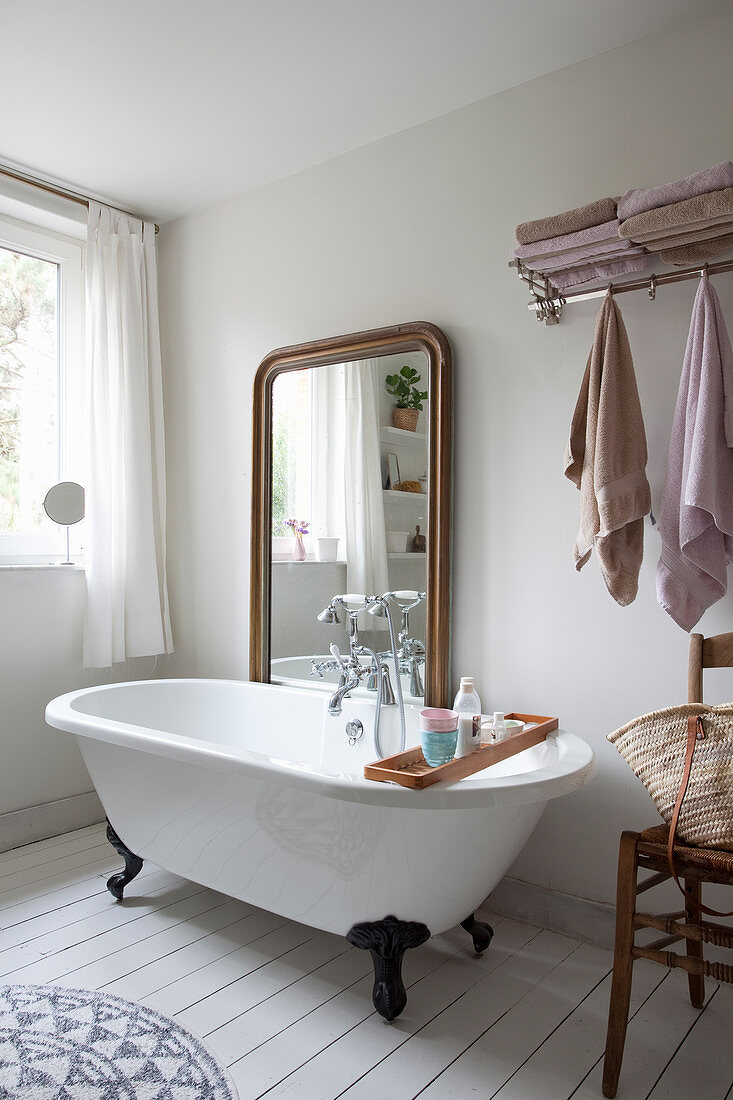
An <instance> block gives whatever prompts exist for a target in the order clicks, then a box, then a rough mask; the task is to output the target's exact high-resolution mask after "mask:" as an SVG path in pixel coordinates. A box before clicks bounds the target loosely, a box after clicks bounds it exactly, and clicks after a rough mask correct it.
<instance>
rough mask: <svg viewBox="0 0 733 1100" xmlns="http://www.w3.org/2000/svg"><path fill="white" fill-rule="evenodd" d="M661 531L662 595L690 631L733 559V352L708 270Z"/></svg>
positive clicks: (693, 329) (680, 397) (688, 358)
mask: <svg viewBox="0 0 733 1100" xmlns="http://www.w3.org/2000/svg"><path fill="white" fill-rule="evenodd" d="M659 530H660V534H661V536H662V555H661V557H660V559H659V565H658V566H657V599H658V600H659V603H660V604H661V605H662V607H663V608H664V610H665V611H666V612H667V613H668V614H669V615H671V616H672V618H673V619H674V621H675V622H676V623H677V624H678V626H681V627H682V629H683V630H688V631H689V630H692V628H693V627H694V626H695V624H696V623H697V621H698V619H699V618H700V616H701V615H702V613H703V612H704V611H705V610H706V609H707V608H708V607H710V606H711V605H712V604H714V603H715V602H716V601H717V600H719V599H720V598H721V596H724V595H725V592H726V589H727V586H728V578H727V566H728V562H729V561H730V560H731V558H732V557H733V351H731V346H730V340H729V338H728V333H727V332H726V328H725V321H724V319H723V314H722V311H721V309H720V302H719V301H718V296H717V294H716V293H715V291H714V290H713V288H712V287H711V286H710V281H709V279H708V277H707V275H704V276H703V277H702V278H701V279H700V285H699V287H698V288H697V294H696V295H695V304H694V306H693V309H692V320H691V322H690V333H689V336H688V338H687V348H686V349H685V360H684V366H683V368H682V378H681V380H680V388H679V392H678V394H677V405H676V407H675V414H674V423H673V426H672V435H671V438H670V442H669V457H668V463H667V484H666V486H665V489H664V500H663V502H662V509H661V514H660V520H659Z"/></svg>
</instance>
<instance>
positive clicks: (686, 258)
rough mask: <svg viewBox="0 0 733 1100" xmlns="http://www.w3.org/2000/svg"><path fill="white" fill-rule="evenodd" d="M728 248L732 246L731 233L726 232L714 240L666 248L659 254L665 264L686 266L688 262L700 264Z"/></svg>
mask: <svg viewBox="0 0 733 1100" xmlns="http://www.w3.org/2000/svg"><path fill="white" fill-rule="evenodd" d="M730 248H733V233H728V234H727V235H726V236H725V237H716V238H715V240H714V241H700V242H699V243H697V244H684V245H680V246H679V247H675V248H668V249H665V251H664V252H660V253H659V256H660V258H661V259H662V260H664V262H665V263H666V264H672V265H673V266H675V267H687V266H688V264H702V263H705V262H706V261H707V260H712V258H713V256H719V255H720V253H721V252H727V251H728V249H730Z"/></svg>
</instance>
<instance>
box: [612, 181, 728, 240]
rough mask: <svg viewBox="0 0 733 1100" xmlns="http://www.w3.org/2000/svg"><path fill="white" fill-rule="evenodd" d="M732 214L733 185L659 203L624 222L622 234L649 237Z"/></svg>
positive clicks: (636, 238)
mask: <svg viewBox="0 0 733 1100" xmlns="http://www.w3.org/2000/svg"><path fill="white" fill-rule="evenodd" d="M731 215H733V187H726V188H725V189H724V190H723V191H708V192H707V194H705V195H695V196H694V198H691V199H683V200H682V202H673V203H671V204H670V205H669V206H658V207H657V208H656V209H655V210H645V211H644V213H643V214H637V215H636V216H635V217H633V218H628V219H627V220H626V221H625V222H621V225H620V227H619V234H620V236H622V237H627V238H628V239H629V240H631V241H641V242H642V243H643V242H644V240H645V239H646V240H648V239H649V238H650V237H654V236H659V235H661V234H663V233H666V232H677V233H679V232H682V231H683V230H684V228H685V226H688V225H690V224H691V223H692V224H694V223H696V222H701V221H706V220H712V221H715V220H716V219H717V220H719V221H723V220H725V218H726V217H730V216H731Z"/></svg>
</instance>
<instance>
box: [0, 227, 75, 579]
mask: <svg viewBox="0 0 733 1100" xmlns="http://www.w3.org/2000/svg"><path fill="white" fill-rule="evenodd" d="M83 304H84V302H83V271H82V243H81V242H80V241H75V240H73V239H71V238H68V237H64V236H61V235H60V234H56V233H52V232H50V231H49V230H46V229H40V228H37V227H34V226H29V225H27V224H25V223H23V222H19V221H16V220H14V219H11V218H5V217H0V562H4V563H10V562H23V561H30V562H32V561H46V560H49V557H55V556H58V555H59V554H62V553H65V532H64V531H63V529H62V528H59V527H58V526H57V525H56V524H54V523H52V522H51V521H50V520H49V519H48V517H47V516H46V514H45V512H44V511H43V498H44V497H45V495H46V493H47V492H48V490H49V489H50V488H51V486H52V485H54V484H55V483H56V482H57V481H61V480H81V478H80V476H79V468H80V462H81V454H80V439H79V437H80V432H79V426H80V416H79V410H80V404H81V364H82V360H81V348H82V328H83Z"/></svg>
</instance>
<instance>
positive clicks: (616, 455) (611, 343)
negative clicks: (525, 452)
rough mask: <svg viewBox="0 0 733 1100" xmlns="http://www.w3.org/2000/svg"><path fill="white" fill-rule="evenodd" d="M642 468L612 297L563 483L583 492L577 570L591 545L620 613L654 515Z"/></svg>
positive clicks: (632, 380)
mask: <svg viewBox="0 0 733 1100" xmlns="http://www.w3.org/2000/svg"><path fill="white" fill-rule="evenodd" d="M646 460H647V451H646V434H645V432H644V421H643V419H642V415H641V404H640V402H639V391H638V390H637V388H636V377H635V374H634V362H633V360H632V358H631V348H630V347H629V340H628V337H627V335H626V329H625V327H624V322H623V318H622V317H621V314H620V312H619V310H618V307H617V306H616V303H615V301H614V298H613V294H612V293H611V291H609V292H608V293H607V294H606V297H605V298H604V301H603V305H602V306H601V310H600V312H599V314H598V318H597V320H596V330H595V336H594V339H593V346H592V348H591V351H590V355H589V356H588V365H587V366H586V368H585V375H584V376H583V382H582V385H581V387H580V394H579V396H578V402H577V405H576V406H575V412H574V414H573V421H572V424H571V426H570V440H569V442H568V446H567V450H566V452H565V476H566V477H568V478H570V480H571V481H573V482H574V483H575V485H577V487H578V489H579V490H580V530H579V532H578V538H577V540H576V543H575V550H574V553H573V557H574V560H575V568H576V569H578V570H580V569H582V568H583V566H584V565H585V563H586V562H587V561H588V558H589V557H590V554H591V551H592V549H593V546H594V545H595V547H596V552H597V554H598V562H599V565H600V567H601V573H602V575H603V579H604V581H605V582H606V587H607V588H608V591H609V592H610V593H611V595H612V596H613V598H614V600H616V602H617V603H619V604H621V605H622V606H623V607H625V606H626V605H627V604H630V603H632V602H633V600H634V599H635V598H636V593H637V591H638V588H639V570H640V569H641V560H642V556H643V553H644V516H646V515H647V514H648V512H650V511H651V491H650V489H649V482H648V481H647V478H646V473H645V467H646Z"/></svg>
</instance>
